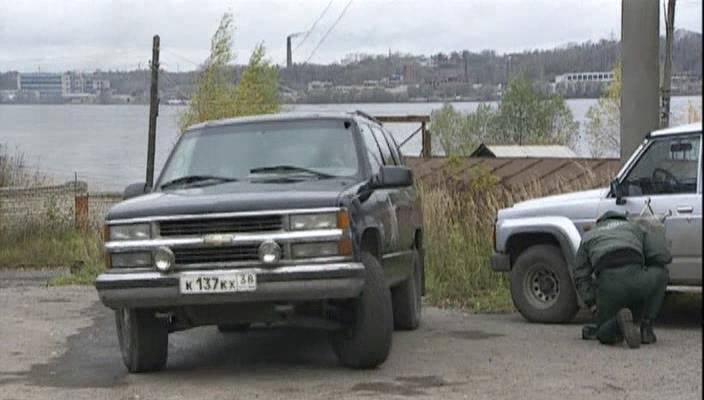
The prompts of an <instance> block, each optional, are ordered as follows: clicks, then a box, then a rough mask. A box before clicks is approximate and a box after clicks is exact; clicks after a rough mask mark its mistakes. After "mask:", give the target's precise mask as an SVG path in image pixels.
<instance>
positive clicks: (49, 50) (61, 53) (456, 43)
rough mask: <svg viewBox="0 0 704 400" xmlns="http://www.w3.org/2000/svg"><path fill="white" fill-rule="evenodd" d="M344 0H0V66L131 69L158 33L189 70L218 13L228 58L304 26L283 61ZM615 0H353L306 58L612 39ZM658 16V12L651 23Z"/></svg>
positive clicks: (698, 19) (171, 62)
mask: <svg viewBox="0 0 704 400" xmlns="http://www.w3.org/2000/svg"><path fill="white" fill-rule="evenodd" d="M661 1H664V0H661ZM348 3H349V0H332V1H330V0H304V1H303V0H229V1H228V0H199V1H194V0H159V1H127V0H113V1H110V0H86V1H71V0H61V1H50V0H30V1H24V0H0V71H6V70H20V71H25V72H29V71H36V70H37V69H41V70H42V71H63V70H67V69H77V70H84V71H90V70H94V69H96V68H101V69H134V68H136V67H137V66H138V65H139V64H140V63H141V66H142V67H144V65H145V63H147V62H148V60H149V58H150V57H151V37H152V35H154V34H157V33H158V34H159V35H160V36H161V46H162V47H161V48H162V53H161V60H162V65H163V66H164V68H166V69H167V70H177V69H179V70H181V71H183V70H191V69H194V68H195V66H196V65H197V64H198V63H200V62H201V61H202V60H203V59H204V58H205V57H206V56H207V54H208V50H209V45H210V37H211V36H212V34H213V32H214V31H215V29H216V27H217V24H218V22H219V20H220V17H221V16H222V14H223V13H224V12H226V11H231V12H232V13H233V14H234V16H235V24H236V26H237V30H236V32H235V35H234V48H235V52H236V54H237V60H236V61H237V62H238V63H245V62H246V61H247V58H248V56H249V53H250V52H251V50H252V48H253V47H254V46H255V45H256V43H258V42H262V41H263V42H264V43H265V45H266V46H267V49H268V54H269V58H270V59H271V60H272V61H273V62H274V63H277V64H284V63H285V60H286V46H285V37H286V35H288V34H290V33H295V32H301V31H305V30H307V29H309V28H310V27H311V26H312V25H313V24H314V22H315V21H316V19H318V17H319V16H320V15H321V14H322V12H323V10H324V9H325V8H326V7H327V6H328V4H330V7H329V8H328V10H327V12H326V13H325V14H324V15H323V16H322V18H321V19H320V21H319V22H318V24H317V26H316V27H315V29H314V30H313V31H312V32H311V34H310V35H309V36H308V38H307V39H306V40H305V41H304V42H303V43H300V40H301V39H303V36H300V37H298V38H297V39H298V40H294V46H293V47H294V49H295V48H296V47H298V46H299V44H300V47H299V48H298V49H296V50H295V51H294V55H293V57H294V61H295V62H303V61H305V60H306V59H308V58H309V57H310V56H311V53H312V52H313V49H314V48H315V47H316V46H317V44H318V43H319V41H320V40H321V38H322V37H323V36H324V34H325V32H326V31H328V29H330V27H331V26H332V25H333V24H334V22H335V21H336V20H337V19H338V18H339V17H340V15H341V13H342V12H343V10H344V9H345V7H346V6H347V5H348ZM620 11H621V2H620V1H619V0H456V1H455V0H386V1H384V0H353V1H352V2H351V4H349V7H348V8H347V11H346V12H345V13H344V15H343V16H342V18H341V19H340V20H339V23H338V24H337V25H336V26H335V27H334V29H333V30H332V31H331V33H330V34H329V35H328V37H327V38H326V40H325V41H324V42H323V43H322V45H320V47H319V49H318V50H317V52H316V53H315V54H313V57H312V59H311V60H310V62H313V63H330V62H333V61H339V60H341V59H342V58H343V57H344V56H345V55H346V54H349V53H386V52H388V51H389V50H391V51H394V52H396V51H398V52H403V53H414V54H426V55H429V54H433V53H437V52H439V51H443V52H449V51H453V50H463V49H466V50H470V51H481V50H483V49H494V50H496V51H498V52H500V53H504V52H513V51H520V50H526V49H535V48H551V47H555V46H560V45H564V44H567V43H569V42H581V41H586V40H599V39H601V38H609V37H613V38H618V37H619V36H620V18H621V17H620ZM675 17H676V21H675V26H676V28H684V29H689V30H692V31H696V32H701V31H702V1H701V0H678V1H677V11H676V13H675ZM663 29H664V23H662V22H661V30H663Z"/></svg>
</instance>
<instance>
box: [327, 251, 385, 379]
mask: <svg viewBox="0 0 704 400" xmlns="http://www.w3.org/2000/svg"><path fill="white" fill-rule="evenodd" d="M362 263H363V264H364V267H365V274H366V276H365V283H364V288H363V289H362V293H361V294H360V295H359V297H357V298H355V299H352V300H350V301H348V302H346V303H345V304H344V305H343V307H342V315H341V319H342V320H343V321H341V322H342V323H343V324H345V325H346V327H345V328H343V329H341V330H339V331H337V332H334V333H333V334H332V337H331V342H332V348H333V350H334V352H335V354H336V355H337V357H338V358H339V360H340V362H342V364H344V365H346V366H348V367H352V368H373V367H376V366H377V365H379V364H381V363H383V362H384V361H386V358H387V357H388V355H389V352H390V350H391V335H392V333H393V324H394V321H393V311H392V307H391V293H390V291H389V287H388V285H387V284H386V278H385V277H384V271H383V270H382V268H381V264H380V263H379V261H378V260H377V259H376V258H375V257H374V256H372V255H371V254H369V253H366V252H364V253H362Z"/></svg>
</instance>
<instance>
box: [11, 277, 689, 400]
mask: <svg viewBox="0 0 704 400" xmlns="http://www.w3.org/2000/svg"><path fill="white" fill-rule="evenodd" d="M51 274H52V272H51V271H49V272H47V271H30V272H18V271H2V270H0V309H1V310H2V312H0V399H52V400H59V399H91V400H95V399H194V398H196V399H198V398H203V399H332V398H334V399H336V400H339V399H352V398H393V399H401V398H418V399H422V398H437V399H504V398H506V399H514V398H515V399H553V398H565V399H590V400H593V399H595V398H604V399H637V400H643V399H663V398H668V399H697V398H699V399H701V398H702V308H701V297H699V301H687V302H679V301H671V302H669V303H671V304H670V305H668V308H667V309H666V310H665V311H664V314H663V318H662V320H661V321H659V323H658V324H657V325H656V333H657V334H658V338H659V341H658V343H657V344H655V345H652V346H646V347H642V348H641V349H639V350H629V349H626V348H624V347H622V346H601V345H599V344H597V343H596V342H592V341H583V340H581V339H580V335H581V325H580V324H579V321H578V322H576V323H573V324H568V325H540V324H530V323H527V322H525V321H524V320H523V319H522V318H521V317H520V315H518V314H516V313H510V314H471V313H465V312H460V311H451V310H440V309H437V308H432V307H426V308H425V309H424V315H423V322H422V326H421V328H420V329H419V330H417V331H414V332H396V333H395V334H394V342H393V349H392V352H391V355H390V357H389V359H388V360H387V362H386V363H384V364H383V365H382V366H381V367H379V368H377V369H374V370H368V371H355V370H350V369H347V368H344V367H342V366H340V365H339V364H338V363H337V361H336V359H335V356H334V354H333V352H332V350H331V348H330V345H329V344H328V341H327V335H326V334H325V333H324V332H319V331H314V330H304V329H292V328H286V329H283V328H282V329H275V330H254V331H250V332H247V333H228V334H223V333H219V332H218V331H217V329H216V328H214V327H202V328H197V329H192V330H188V331H184V332H178V333H175V334H172V335H170V337H169V339H170V343H169V360H168V363H167V367H166V370H164V371H162V372H158V373H151V374H129V373H127V371H126V370H125V368H124V367H123V365H122V362H121V360H120V355H119V350H118V345H117V337H116V335H115V328H114V321H113V314H112V312H111V311H110V310H108V309H107V308H105V307H103V306H102V305H101V303H100V302H99V301H98V298H97V295H96V292H95V289H94V288H92V287H85V286H83V287H81V286H64V287H46V285H45V282H46V278H47V277H48V276H49V275H51ZM582 319H584V318H583V317H582ZM582 322H583V321H582Z"/></svg>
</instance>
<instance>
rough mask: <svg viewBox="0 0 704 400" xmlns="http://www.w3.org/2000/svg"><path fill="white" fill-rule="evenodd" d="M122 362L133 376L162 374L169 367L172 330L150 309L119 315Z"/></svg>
mask: <svg viewBox="0 0 704 400" xmlns="http://www.w3.org/2000/svg"><path fill="white" fill-rule="evenodd" d="M115 322H116V325H117V338H118V341H119V342H120V352H121V353H122V361H123V362H124V363H125V366H126V367H127V369H128V370H129V371H130V372H148V371H158V370H160V369H162V368H164V365H166V357H167V354H168V347H169V330H168V324H167V322H166V320H164V319H159V318H156V317H155V316H154V312H153V311H151V310H146V309H133V308H123V309H120V310H116V311H115Z"/></svg>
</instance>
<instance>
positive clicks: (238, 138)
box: [159, 120, 358, 184]
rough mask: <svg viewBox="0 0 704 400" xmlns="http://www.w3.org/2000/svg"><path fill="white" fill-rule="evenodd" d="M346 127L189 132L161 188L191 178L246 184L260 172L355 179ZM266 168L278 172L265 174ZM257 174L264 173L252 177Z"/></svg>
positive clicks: (321, 123) (263, 126) (308, 124)
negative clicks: (182, 178) (171, 182)
mask: <svg viewBox="0 0 704 400" xmlns="http://www.w3.org/2000/svg"><path fill="white" fill-rule="evenodd" d="M350 126H351V124H350V123H349V122H348V121H342V120H318V121H285V122H284V121H282V122H267V123H253V124H243V125H236V126H232V125H231V126H215V127H204V128H201V129H199V130H197V131H191V132H187V133H185V134H184V135H185V136H184V137H183V138H181V140H180V141H179V143H178V145H177V146H176V148H175V149H174V151H173V154H172V156H171V158H170V159H169V161H168V162H167V164H166V166H165V167H164V172H163V173H162V176H161V178H160V181H159V184H161V183H164V182H169V181H173V180H177V179H179V178H181V177H189V176H217V177H221V178H227V179H231V180H245V179H250V178H253V177H255V176H256V177H260V176H261V175H264V172H266V174H269V175H271V174H286V175H294V174H295V175H302V176H303V175H306V176H310V177H311V178H320V176H325V175H333V176H355V175H356V174H357V171H358V161H357V155H356V152H355V145H354V141H353V137H352V131H351V130H350ZM280 166H286V168H280ZM270 167H279V168H277V169H271V170H270V171H269V168H270ZM257 169H259V170H263V171H264V172H262V173H256V174H255V173H253V172H252V170H255V171H256V170H257ZM304 170H310V171H311V173H305V171H304ZM316 173H318V174H317V175H316Z"/></svg>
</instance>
